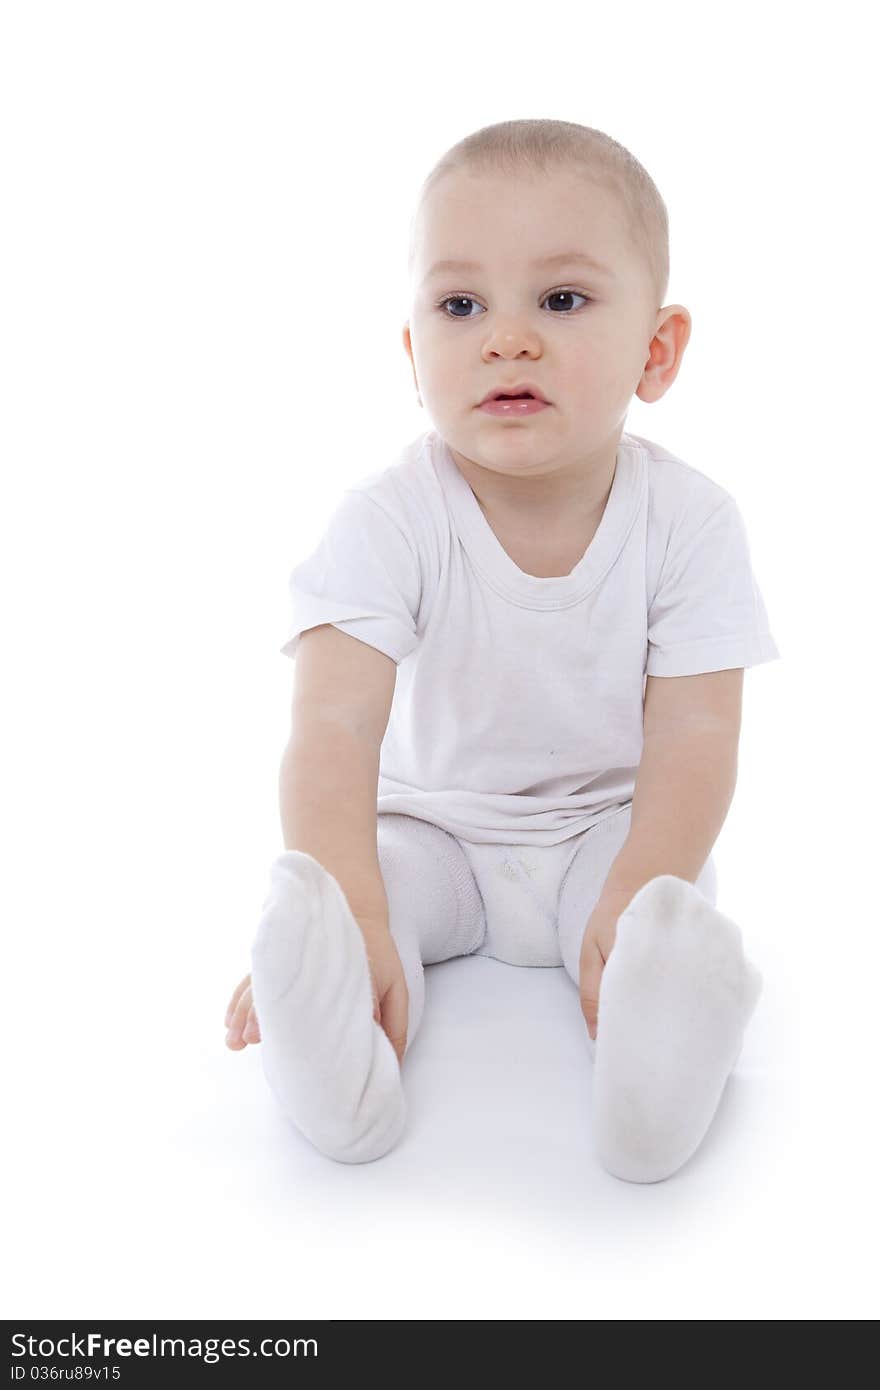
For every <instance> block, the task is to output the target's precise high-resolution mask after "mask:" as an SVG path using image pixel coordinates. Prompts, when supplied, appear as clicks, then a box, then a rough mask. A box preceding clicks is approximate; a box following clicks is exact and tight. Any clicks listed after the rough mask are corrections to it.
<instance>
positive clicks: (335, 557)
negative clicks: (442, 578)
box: [280, 490, 421, 663]
mask: <svg viewBox="0 0 880 1390" xmlns="http://www.w3.org/2000/svg"><path fill="white" fill-rule="evenodd" d="M420 591H421V583H420V576H419V564H418V558H417V555H416V553H415V550H414V548H413V546H412V544H411V542H410V540H409V538H408V537H407V535H406V534H405V532H404V530H403V529H402V528H401V526H400V525H398V523H397V522H396V521H395V520H394V519H393V517H392V516H391V515H390V514H389V513H388V512H386V511H385V509H384V508H383V507H382V506H381V505H380V504H379V503H378V502H375V501H374V500H373V499H372V498H371V497H369V496H367V495H366V494H365V493H363V492H360V491H355V490H353V491H349V492H346V493H345V494H344V497H343V499H342V501H341V502H340V504H339V505H338V507H337V508H336V511H335V512H334V513H333V515H332V516H331V518H330V521H329V523H328V525H327V529H326V531H325V532H324V535H323V537H322V539H321V541H320V543H319V545H318V547H317V549H316V550H315V551H314V552H313V553H312V554H311V555H310V556H308V558H307V559H305V560H303V561H302V562H301V563H300V564H298V565H297V566H296V567H295V568H294V569H293V570H292V571H291V574H290V578H289V580H288V625H287V636H286V639H285V642H284V645H283V646H282V647H281V648H280V651H281V652H282V654H283V655H285V656H290V657H293V656H295V654H296V649H297V647H298V646H299V639H300V635H301V633H303V632H305V631H306V630H307V629H308V628H310V627H318V626H320V625H321V624H322V623H332V624H333V626H334V627H338V628H339V629H340V630H341V631H342V632H348V633H350V634H351V636H353V637H357V638H358V639H359V640H360V641H361V642H366V643H367V645H368V646H371V647H376V648H377V649H378V650H379V651H380V652H384V653H385V655H386V656H389V657H391V660H392V661H394V662H395V663H399V662H401V661H402V660H403V658H404V657H405V656H408V655H409V653H410V652H411V651H413V650H414V648H415V647H416V646H417V645H418V640H419V639H418V634H417V631H416V614H417V612H418V606H419V600H420Z"/></svg>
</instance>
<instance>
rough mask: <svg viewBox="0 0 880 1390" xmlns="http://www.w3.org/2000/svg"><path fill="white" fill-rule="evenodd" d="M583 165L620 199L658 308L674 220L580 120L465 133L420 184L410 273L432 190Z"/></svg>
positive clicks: (623, 158)
mask: <svg viewBox="0 0 880 1390" xmlns="http://www.w3.org/2000/svg"><path fill="white" fill-rule="evenodd" d="M560 168H574V169H576V170H580V171H581V172H582V173H583V174H584V175H585V176H586V177H587V178H589V179H592V180H593V181H594V182H596V183H598V184H600V185H602V186H603V187H605V188H607V189H608V190H609V191H610V192H611V193H613V194H614V195H616V196H617V198H618V199H619V201H620V203H621V206H622V207H623V210H624V215H625V221H626V225H627V228H628V231H629V235H630V238H631V240H632V242H633V244H634V245H635V247H636V249H637V251H638V252H639V253H640V255H641V256H642V257H643V260H644V263H645V265H646V266H647V269H648V272H649V275H650V284H651V286H652V289H653V293H654V295H655V297H656V305H655V308H657V309H659V308H660V307H661V306H662V304H663V301H664V299H665V298H666V291H667V289H668V287H669V217H668V214H667V211H666V204H665V203H664V201H663V199H662V197H661V196H660V192H659V190H658V188H657V186H656V184H655V183H654V181H653V179H652V178H651V176H650V174H648V172H647V170H646V169H644V168H643V167H642V165H641V164H640V163H639V161H638V160H637V159H636V158H635V156H634V155H632V154H630V152H629V150H628V149H626V148H625V146H623V145H621V144H619V143H618V141H617V140H612V138H611V136H610V135H606V134H605V133H604V132H603V131H601V130H594V129H593V127H592V126H585V125H578V124H577V123H576V122H575V121H553V120H518V121H499V122H498V123H497V124H496V125H487V126H482V127H481V129H479V130H476V131H474V132H473V134H471V135H466V136H465V137H464V139H462V140H459V141H458V143H457V144H455V145H453V146H452V147H451V148H450V149H448V150H447V151H446V153H445V154H444V155H442V156H441V158H440V159H439V160H438V161H437V163H436V164H435V165H434V167H433V169H432V170H431V172H430V173H429V174H428V176H427V178H426V179H425V181H424V183H423V184H422V186H421V188H420V190H419V194H418V198H417V202H416V210H415V212H414V213H413V217H412V221H411V222H410V238H409V262H408V264H409V273H410V276H411V275H412V270H413V260H414V256H415V239H414V232H415V228H416V223H417V221H418V217H419V214H420V212H421V209H422V204H423V203H424V200H425V198H426V197H427V195H428V193H429V192H430V191H431V190H432V189H433V188H434V187H435V185H436V184H438V183H439V182H440V181H441V180H442V179H443V178H444V177H445V176H446V175H447V174H449V173H451V172H453V171H455V170H469V171H473V172H475V173H501V174H503V175H504V174H507V175H516V174H520V173H526V174H530V173H547V172H552V171H553V170H555V169H560Z"/></svg>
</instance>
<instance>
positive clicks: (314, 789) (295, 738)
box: [226, 624, 397, 1051]
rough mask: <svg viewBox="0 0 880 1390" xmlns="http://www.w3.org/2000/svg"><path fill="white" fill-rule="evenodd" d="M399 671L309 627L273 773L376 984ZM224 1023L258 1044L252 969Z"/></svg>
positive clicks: (293, 841)
mask: <svg viewBox="0 0 880 1390" xmlns="http://www.w3.org/2000/svg"><path fill="white" fill-rule="evenodd" d="M396 675H397V668H396V666H395V664H394V662H393V661H392V660H391V658H390V657H387V656H385V654H384V653H383V652H380V651H378V650H377V649H376V648H374V647H370V646H368V645H367V644H366V643H364V642H360V641H359V640H358V639H357V638H355V637H351V636H349V634H348V633H344V632H340V631H339V630H338V629H337V628H334V627H332V626H330V625H329V624H323V625H322V626H320V627H315V628H309V629H307V631H306V632H304V633H303V634H302V635H301V637H300V643H299V648H298V650H297V654H296V670H295V680H294V694H293V709H292V728H291V734H290V738H289V740H288V743H287V746H286V748H285V750H284V755H283V757H282V760H281V769H280V776H279V792H280V801H281V824H282V830H283V835H284V846H285V849H290V850H301V851H303V852H304V853H306V854H309V855H311V856H312V858H313V859H316V860H317V861H318V863H319V864H321V865H323V867H324V868H325V869H327V871H328V872H329V873H331V874H332V875H333V877H334V878H335V879H336V880H337V882H338V883H339V885H340V887H341V888H342V891H343V893H344V894H345V897H346V900H347V902H348V905H349V907H350V908H351V911H352V914H353V915H354V917H355V918H356V920H357V922H358V925H359V926H360V927H361V929H362V931H364V932H365V933H369V935H370V939H371V945H372V948H373V949H372V954H373V957H375V958H376V961H377V966H376V969H375V971H374V984H375V983H377V981H376V978H375V976H376V974H378V975H380V976H384V975H385V974H390V973H391V970H392V967H393V961H392V962H386V964H387V969H384V967H383V966H382V964H381V961H380V959H379V958H380V957H381V956H382V955H383V954H384V952H383V942H384V940H385V938H386V937H387V938H388V939H389V941H390V940H391V936H390V930H389V927H388V902H387V898H386V895H385V885H384V882H383V879H382V873H381V869H380V867H379V857H378V849H377V841H376V827H377V816H376V789H377V784H378V776H379V750H380V747H381V743H382V739H383V738H384V735H385V729H386V727H387V724H388V718H389V715H390V711H391V702H392V699H393V695H394V686H395V681H396ZM391 944H392V945H393V942H392V943H391ZM387 954H388V955H389V956H391V952H390V951H389V952H388V953H387ZM379 986H380V988H381V980H380V981H379ZM226 1026H227V1029H228V1033H227V1037H226V1045H227V1047H229V1048H231V1049H232V1050H233V1051H238V1050H240V1049H241V1048H242V1047H244V1046H246V1044H247V1043H249V1042H258V1041H259V1038H260V1034H259V1025H258V1021H257V1018H256V1015H255V1013H254V1009H253V998H252V995H251V981H250V975H246V976H245V978H244V979H243V980H242V981H240V983H239V984H238V985H237V986H236V989H235V991H234V993H233V995H232V998H231V1000H230V1002H229V1005H228V1007H227V1011H226ZM383 1026H385V1020H384V1019H383Z"/></svg>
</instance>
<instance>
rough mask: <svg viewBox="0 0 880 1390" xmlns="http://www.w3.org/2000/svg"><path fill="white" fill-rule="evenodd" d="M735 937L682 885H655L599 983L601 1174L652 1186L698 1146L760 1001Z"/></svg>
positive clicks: (596, 1121) (627, 918)
mask: <svg viewBox="0 0 880 1390" xmlns="http://www.w3.org/2000/svg"><path fill="white" fill-rule="evenodd" d="M761 988H762V980H761V975H760V973H759V972H758V971H757V970H756V969H755V967H754V966H753V965H752V964H751V962H750V961H748V960H747V959H746V957H745V955H744V952H743V945H742V937H741V934H740V930H739V927H738V926H737V925H736V924H735V923H734V922H732V921H731V920H730V919H729V918H728V917H725V916H724V915H723V914H722V913H720V912H719V911H718V910H717V908H715V907H713V906H712V904H711V903H710V902H708V901H707V899H706V898H704V897H703V895H702V893H700V892H698V890H697V889H696V888H695V887H694V886H693V884H692V883H688V882H687V881H686V880H685V879H681V878H676V877H675V876H674V875H672V874H662V875H660V876H659V877H658V878H652V879H651V880H650V882H649V883H646V884H645V885H644V886H643V887H642V888H640V889H639V891H638V893H636V895H635V897H634V898H633V899H632V901H631V902H630V904H629V906H628V907H627V909H626V911H625V912H623V913H622V914H621V916H620V917H619V919H618V922H617V933H616V937H615V942H614V947H613V949H612V951H611V954H610V955H609V957H608V963H607V965H606V966H605V968H604V970H603V972H602V981H601V984H600V987H599V1017H598V1026H597V1033H596V1051H595V1072H594V1077H593V1125H594V1134H595V1140H596V1148H597V1154H598V1157H599V1161H600V1162H601V1164H602V1166H603V1167H604V1168H605V1169H607V1171H608V1172H610V1173H612V1174H613V1175H614V1176H615V1177H618V1178H623V1179H625V1180H626V1181H627V1182H658V1181H660V1180H661V1179H662V1178H667V1177H669V1176H670V1175H671V1174H672V1173H674V1172H675V1171H676V1169H678V1168H680V1167H681V1165H682V1164H683V1163H685V1162H686V1161H687V1159H689V1158H690V1156H691V1155H692V1154H693V1152H694V1151H695V1149H696V1148H697V1147H698V1146H699V1144H700V1143H701V1141H702V1139H703V1137H704V1135H705V1134H706V1131H707V1130H708V1128H709V1125H710V1123H711V1121H712V1118H713V1116H714V1114H715V1111H716V1110H717V1108H718V1102H719V1100H720V1099H721V1093H722V1091H723V1090H724V1085H725V1082H726V1080H727V1077H728V1076H729V1074H730V1072H731V1070H732V1069H733V1066H734V1063H735V1062H736V1060H737V1057H738V1056H739V1053H740V1051H741V1050H742V1042H743V1034H744V1032H745V1028H746V1024H747V1023H748V1020H749V1018H750V1017H751V1015H752V1012H753V1010H754V1008H755V1005H756V1004H757V1002H758V997H759V995H760V993H761Z"/></svg>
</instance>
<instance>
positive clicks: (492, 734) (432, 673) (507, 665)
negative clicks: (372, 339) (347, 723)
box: [281, 429, 779, 845]
mask: <svg viewBox="0 0 880 1390" xmlns="http://www.w3.org/2000/svg"><path fill="white" fill-rule="evenodd" d="M289 593H290V605H291V607H290V622H289V626H288V630H287V640H286V641H285V643H284V645H283V646H282V647H281V651H282V652H283V653H284V654H285V655H287V656H291V657H292V656H294V655H295V652H296V648H297V645H298V642H299V634H300V633H301V632H303V631H305V630H306V629H307V628H310V627H316V626H317V625H318V624H320V623H332V624H333V626H334V627H337V628H339V629H340V630H341V631H343V632H348V633H350V634H352V635H353V636H354V637H357V638H358V639H359V640H360V641H361V642H366V643H367V644H368V645H369V646H372V647H376V648H378V650H379V651H381V652H384V653H385V654H386V656H389V657H391V659H392V660H393V661H394V662H395V663H397V667H398V669H397V679H396V685H395V691H394V699H393V703H392V707H391V715H390V718H389V722H388V727H387V729H386V732H385V737H384V739H383V741H382V747H381V752H380V759H379V784H378V803H377V811H378V813H379V814H380V815H381V814H383V813H387V812H403V813H404V814H406V815H410V816H416V817H418V818H420V819H421V820H426V821H430V822H432V823H434V824H436V825H439V826H441V827H442V828H443V829H445V830H448V831H450V832H451V833H452V834H453V835H457V836H460V837H461V838H462V839H465V840H467V841H470V842H476V843H489V842H495V843H504V844H519V845H528V844H535V845H544V844H546V845H551V844H558V843H560V842H561V841H563V840H567V839H568V838H569V837H571V836H573V835H576V834H578V833H579V832H580V831H582V830H585V829H586V828H587V827H588V826H589V825H591V824H594V823H596V822H598V821H600V820H603V819H605V818H606V817H607V816H609V815H612V814H613V813H614V812H615V811H616V810H618V809H619V808H620V807H621V806H622V805H623V804H624V803H626V802H627V801H630V800H631V799H632V796H633V791H634V787H635V778H636V773H637V771H638V766H639V761H640V758H641V754H642V741H643V727H642V718H643V701H644V694H645V684H646V677H647V676H648V675H658V676H686V675H694V674H696V673H697V672H700V671H721V670H726V669H728V668H731V667H745V666H755V665H758V664H759V663H761V662H765V661H772V660H774V659H775V658H777V657H778V656H779V651H778V650H777V647H776V644H775V642H774V640H773V638H772V636H771V635H770V632H769V629H768V624H767V614H766V611H765V608H764V602H763V599H762V597H761V594H760V592H759V589H758V586H757V583H756V581H755V578H754V575H753V573H752V568H751V563H750V557H749V549H748V541H747V538H746V532H745V527H744V524H743V520H742V517H741V515H740V513H739V510H738V508H737V505H736V503H735V501H734V499H733V497H732V496H731V495H730V494H729V493H728V492H726V491H725V489H724V488H722V487H721V486H720V485H719V484H717V483H715V482H713V481H712V479H710V478H708V477H707V476H706V475H705V474H703V473H700V472H698V470H697V469H695V468H692V467H691V466H690V465H689V464H687V463H685V462H684V461H683V460H682V459H679V458H676V457H675V455H673V454H670V453H668V452H667V451H666V450H665V449H663V448H661V447H660V446H659V445H657V444H653V443H651V442H650V441H649V440H647V439H642V438H640V437H639V436H638V435H632V434H628V433H626V432H624V433H623V434H622V436H621V439H620V443H619V447H618V454H617V465H616V469H615V473H614V480H613V483H612V486H611V491H610V493H609V496H608V501H607V503H606V507H605V511H604V513H603V515H602V519H601V522H600V524H599V528H598V530H597V531H596V534H595V536H594V537H593V539H592V541H591V542H590V544H589V546H588V548H587V550H586V552H585V554H584V555H583V557H582V559H581V560H580V561H579V563H578V564H577V565H576V566H575V567H574V569H573V570H572V571H571V573H570V574H567V575H563V576H558V577H556V576H554V577H552V578H539V577H537V576H534V575H529V574H526V573H525V572H524V571H523V570H521V569H519V567H518V566H517V565H516V564H515V563H514V561H513V560H512V559H511V558H510V556H509V555H508V554H507V552H506V551H505V550H504V547H503V546H502V545H501V542H500V541H499V540H498V538H497V536H496V535H495V533H494V532H493V530H492V528H491V527H490V525H489V523H488V521H487V520H486V517H485V516H484V514H483V512H482V510H481V509H480V505H479V503H478V502H477V499H476V497H475V496H474V493H473V492H472V490H471V487H470V484H469V483H468V482H467V480H466V479H465V477H464V475H463V474H462V473H460V472H459V470H458V468H457V466H456V464H455V461H454V459H453V458H452V455H451V453H450V452H449V449H448V447H447V445H446V443H445V441H444V440H443V439H442V438H441V437H440V435H439V434H438V433H437V432H436V430H433V429H431V430H428V431H427V432H425V433H424V434H421V435H419V436H418V437H417V438H416V439H415V440H413V441H411V442H410V443H409V444H408V445H407V446H406V447H405V448H404V449H403V450H402V451H401V453H400V454H399V455H398V456H397V459H396V461H395V462H394V463H393V464H392V465H391V466H390V467H388V468H385V469H384V470H381V471H379V472H375V473H371V474H369V475H368V476H366V477H362V478H361V479H360V480H359V481H357V482H355V483H353V484H352V486H350V487H348V488H347V489H346V490H345V492H344V494H343V497H342V500H341V502H340V504H339V506H338V507H337V508H336V510H335V512H334V513H333V515H332V516H331V518H330V521H329V523H328V525H327V527H326V530H325V533H324V535H323V538H322V539H321V541H320V544H319V545H318V547H317V549H316V550H315V551H314V552H313V553H312V554H311V555H310V556H309V557H308V558H307V559H306V560H304V561H303V562H302V563H301V564H298V565H297V566H296V567H295V569H294V570H293V571H292V573H291V575H290V581H289Z"/></svg>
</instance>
